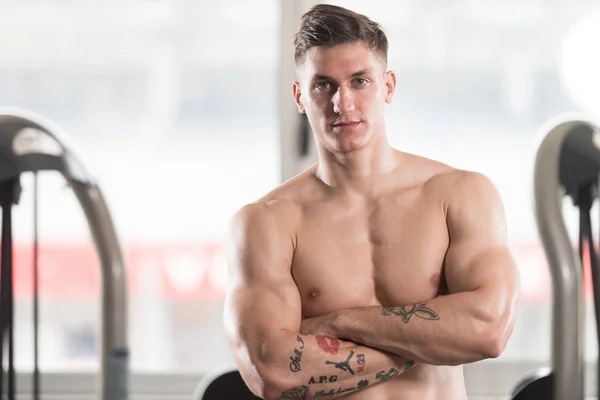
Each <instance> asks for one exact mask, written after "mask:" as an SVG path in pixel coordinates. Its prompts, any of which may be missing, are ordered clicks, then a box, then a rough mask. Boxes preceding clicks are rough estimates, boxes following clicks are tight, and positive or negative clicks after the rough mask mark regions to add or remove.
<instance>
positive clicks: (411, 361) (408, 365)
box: [404, 360, 415, 371]
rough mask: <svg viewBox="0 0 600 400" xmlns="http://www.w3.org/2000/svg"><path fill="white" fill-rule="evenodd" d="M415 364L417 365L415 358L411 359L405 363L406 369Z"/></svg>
mask: <svg viewBox="0 0 600 400" xmlns="http://www.w3.org/2000/svg"><path fill="white" fill-rule="evenodd" d="M414 366H415V362H414V361H413V360H409V361H407V362H406V364H404V371H408V370H409V369H411V368H412V367H414Z"/></svg>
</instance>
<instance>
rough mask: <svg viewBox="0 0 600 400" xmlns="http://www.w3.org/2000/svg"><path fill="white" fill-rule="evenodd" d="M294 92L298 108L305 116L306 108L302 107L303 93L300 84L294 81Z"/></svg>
mask: <svg viewBox="0 0 600 400" xmlns="http://www.w3.org/2000/svg"><path fill="white" fill-rule="evenodd" d="M292 91H293V92H294V101H295V102H296V106H297V107H298V112H299V113H300V114H304V112H305V111H304V106H303V105H302V93H301V92H300V82H298V81H294V84H293V85H292Z"/></svg>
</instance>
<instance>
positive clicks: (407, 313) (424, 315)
mask: <svg viewBox="0 0 600 400" xmlns="http://www.w3.org/2000/svg"><path fill="white" fill-rule="evenodd" d="M406 307H407V306H400V307H384V308H383V309H382V310H381V315H383V316H384V317H388V316H390V315H397V316H399V317H401V318H402V321H404V323H405V324H406V323H408V321H410V318H411V317H412V316H413V315H414V316H416V317H419V318H421V319H428V320H431V321H435V320H438V319H440V317H439V316H438V315H437V314H436V313H435V312H434V311H433V310H432V309H431V308H429V307H427V303H417V304H414V305H412V306H409V307H411V308H410V309H407V308H406Z"/></svg>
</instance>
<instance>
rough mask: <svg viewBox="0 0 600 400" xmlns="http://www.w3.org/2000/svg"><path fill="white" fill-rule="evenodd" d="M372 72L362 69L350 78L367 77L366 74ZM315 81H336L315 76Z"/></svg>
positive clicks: (323, 76)
mask: <svg viewBox="0 0 600 400" xmlns="http://www.w3.org/2000/svg"><path fill="white" fill-rule="evenodd" d="M371 71H372V69H371V68H365V69H361V70H360V71H356V72H355V73H353V74H352V75H350V78H356V77H357V76H362V75H366V74H368V73H370V72H371ZM313 80H315V81H333V80H334V79H333V78H332V77H330V76H327V75H321V74H315V76H314V77H313Z"/></svg>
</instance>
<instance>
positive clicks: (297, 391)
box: [281, 385, 308, 400]
mask: <svg viewBox="0 0 600 400" xmlns="http://www.w3.org/2000/svg"><path fill="white" fill-rule="evenodd" d="M307 394H308V386H304V385H302V386H300V387H297V388H294V389H290V390H286V391H285V392H283V393H282V394H281V398H282V399H294V400H305V399H306V395H307Z"/></svg>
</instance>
